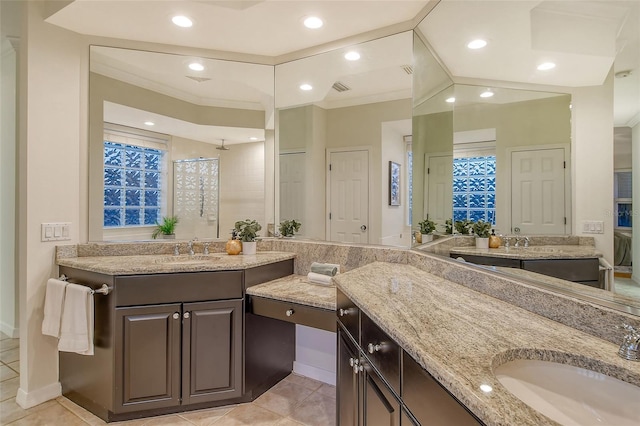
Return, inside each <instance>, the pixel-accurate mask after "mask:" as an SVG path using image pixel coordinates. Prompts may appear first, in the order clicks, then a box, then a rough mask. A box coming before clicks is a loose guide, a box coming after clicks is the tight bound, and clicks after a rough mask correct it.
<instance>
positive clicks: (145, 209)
mask: <svg viewBox="0 0 640 426" xmlns="http://www.w3.org/2000/svg"><path fill="white" fill-rule="evenodd" d="M163 156H164V151H163V150H160V149H154V148H145V147H140V146H135V145H127V144H123V143H115V142H109V141H104V227H106V228H121V227H127V226H145V225H154V224H155V223H156V221H158V220H159V219H160V214H161V210H162V204H161V203H162V185H161V184H162V181H161V177H162V164H163Z"/></svg>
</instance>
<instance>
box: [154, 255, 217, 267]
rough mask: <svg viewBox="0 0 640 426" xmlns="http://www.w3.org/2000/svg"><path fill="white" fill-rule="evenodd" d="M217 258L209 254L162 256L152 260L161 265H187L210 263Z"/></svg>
mask: <svg viewBox="0 0 640 426" xmlns="http://www.w3.org/2000/svg"><path fill="white" fill-rule="evenodd" d="M218 258H219V257H218V256H215V255H211V254H194V255H188V254H183V255H179V256H164V257H161V258H158V259H155V260H154V263H157V264H161V265H188V264H191V263H202V262H212V261H214V260H218Z"/></svg>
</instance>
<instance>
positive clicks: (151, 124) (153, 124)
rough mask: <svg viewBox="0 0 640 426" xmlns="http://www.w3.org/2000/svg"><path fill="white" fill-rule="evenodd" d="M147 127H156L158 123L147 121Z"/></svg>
mask: <svg viewBox="0 0 640 426" xmlns="http://www.w3.org/2000/svg"><path fill="white" fill-rule="evenodd" d="M144 124H145V126H155V125H156V123H154V122H153V121H145V122H144Z"/></svg>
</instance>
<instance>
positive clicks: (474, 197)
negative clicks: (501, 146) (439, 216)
mask: <svg viewBox="0 0 640 426" xmlns="http://www.w3.org/2000/svg"><path fill="white" fill-rule="evenodd" d="M465 219H468V220H472V221H474V222H476V221H478V220H484V221H486V222H491V223H492V224H493V225H495V223H496V156H495V155H487V156H476V157H463V158H454V159H453V220H454V221H456V220H465Z"/></svg>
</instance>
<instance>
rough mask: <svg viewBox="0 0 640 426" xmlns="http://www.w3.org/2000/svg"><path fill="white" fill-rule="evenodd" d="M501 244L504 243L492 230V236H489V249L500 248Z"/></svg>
mask: <svg viewBox="0 0 640 426" xmlns="http://www.w3.org/2000/svg"><path fill="white" fill-rule="evenodd" d="M500 243H502V241H501V239H500V237H498V236H497V235H496V231H495V229H492V230H491V235H489V248H498V247H500Z"/></svg>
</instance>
